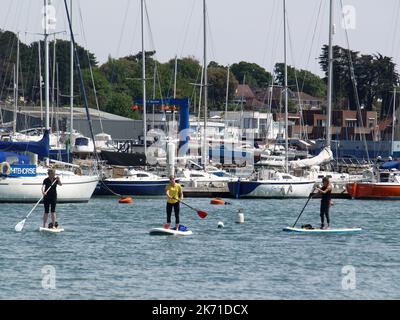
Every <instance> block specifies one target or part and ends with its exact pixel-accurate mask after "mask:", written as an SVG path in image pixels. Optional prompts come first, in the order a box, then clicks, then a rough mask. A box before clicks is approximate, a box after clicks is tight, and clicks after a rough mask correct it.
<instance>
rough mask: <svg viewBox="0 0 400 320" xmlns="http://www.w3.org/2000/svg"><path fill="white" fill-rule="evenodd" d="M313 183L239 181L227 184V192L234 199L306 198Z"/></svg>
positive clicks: (312, 187) (311, 189)
mask: <svg viewBox="0 0 400 320" xmlns="http://www.w3.org/2000/svg"><path fill="white" fill-rule="evenodd" d="M314 185H315V181H305V182H302V181H299V182H290V183H289V182H281V181H241V182H236V183H228V187H229V191H230V192H231V194H233V195H234V196H236V198H307V197H308V196H309V195H310V193H311V192H312V191H313V189H314Z"/></svg>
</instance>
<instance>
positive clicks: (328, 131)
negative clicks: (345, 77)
mask: <svg viewBox="0 0 400 320" xmlns="http://www.w3.org/2000/svg"><path fill="white" fill-rule="evenodd" d="M329 6H330V9H329V49H328V106H327V110H326V147H329V148H330V147H331V136H332V128H331V123H332V118H331V116H332V115H331V114H332V83H333V82H332V81H333V72H332V70H333V51H332V38H333V32H334V26H333V1H332V0H330V3H329Z"/></svg>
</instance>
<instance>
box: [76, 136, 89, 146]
mask: <svg viewBox="0 0 400 320" xmlns="http://www.w3.org/2000/svg"><path fill="white" fill-rule="evenodd" d="M75 145H76V146H88V145H89V139H88V138H76V139H75Z"/></svg>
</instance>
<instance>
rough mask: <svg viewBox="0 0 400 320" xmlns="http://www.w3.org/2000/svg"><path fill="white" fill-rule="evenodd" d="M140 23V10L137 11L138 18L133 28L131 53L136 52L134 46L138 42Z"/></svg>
mask: <svg viewBox="0 0 400 320" xmlns="http://www.w3.org/2000/svg"><path fill="white" fill-rule="evenodd" d="M139 22H140V10H137V11H136V18H135V25H134V27H133V32H132V35H131V39H130V40H131V43H130V45H129V48H128V50H129V52H133V50H134V46H135V42H136V38H137V33H138V26H139Z"/></svg>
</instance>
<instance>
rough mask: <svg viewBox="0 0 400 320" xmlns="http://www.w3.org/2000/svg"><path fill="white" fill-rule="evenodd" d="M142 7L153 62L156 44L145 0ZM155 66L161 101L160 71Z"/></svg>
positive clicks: (162, 98)
mask: <svg viewBox="0 0 400 320" xmlns="http://www.w3.org/2000/svg"><path fill="white" fill-rule="evenodd" d="M144 9H145V13H146V22H147V28H148V31H149V38H150V39H149V41H150V45H151V46H152V49H153V50H154V51H155V53H154V59H153V60H154V63H156V60H157V59H156V57H157V51H156V49H155V48H156V46H155V43H154V37H153V32H152V29H151V23H150V16H149V12H148V10H147V3H146V1H144ZM155 68H156V77H157V82H158V87H159V91H160V99H161V101H163V100H164V97H163V93H162V85H161V77H160V73H159V70H158V68H157V67H156V66H155Z"/></svg>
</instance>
